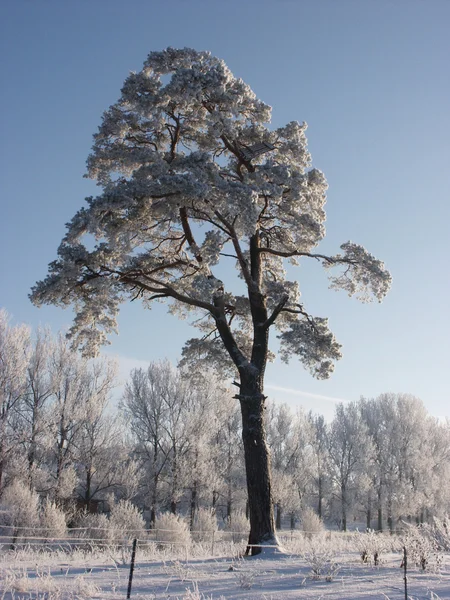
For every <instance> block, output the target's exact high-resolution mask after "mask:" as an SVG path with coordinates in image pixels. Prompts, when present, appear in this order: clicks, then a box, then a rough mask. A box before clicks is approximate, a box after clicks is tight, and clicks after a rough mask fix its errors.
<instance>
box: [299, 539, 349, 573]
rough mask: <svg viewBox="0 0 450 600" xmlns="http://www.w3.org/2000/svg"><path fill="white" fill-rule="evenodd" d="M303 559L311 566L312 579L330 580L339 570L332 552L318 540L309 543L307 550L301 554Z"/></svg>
mask: <svg viewBox="0 0 450 600" xmlns="http://www.w3.org/2000/svg"><path fill="white" fill-rule="evenodd" d="M303 560H304V561H305V562H306V563H307V564H308V565H309V567H310V568H311V572H310V577H311V578H312V579H325V581H332V580H333V579H334V577H335V576H336V575H337V574H338V573H339V571H340V570H341V567H340V565H338V563H337V562H336V561H335V554H334V552H333V551H332V550H330V549H328V548H326V547H325V546H324V545H323V544H322V543H319V542H315V543H311V546H310V550H309V552H305V553H304V554H303Z"/></svg>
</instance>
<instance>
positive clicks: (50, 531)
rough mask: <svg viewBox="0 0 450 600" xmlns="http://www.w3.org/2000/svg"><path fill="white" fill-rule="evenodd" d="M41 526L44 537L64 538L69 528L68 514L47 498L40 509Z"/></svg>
mask: <svg viewBox="0 0 450 600" xmlns="http://www.w3.org/2000/svg"><path fill="white" fill-rule="evenodd" d="M39 526H40V528H41V529H42V533H41V534H40V535H42V537H45V538H47V539H49V538H50V539H56V538H62V537H64V536H65V535H66V530H67V525H66V515H65V514H64V512H63V511H62V510H61V509H60V508H58V507H57V506H56V504H55V503H54V502H51V500H49V499H46V500H45V501H44V503H43V504H42V506H41V509H40V511H39Z"/></svg>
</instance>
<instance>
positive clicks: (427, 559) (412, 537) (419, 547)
mask: <svg viewBox="0 0 450 600" xmlns="http://www.w3.org/2000/svg"><path fill="white" fill-rule="evenodd" d="M403 545H404V546H405V548H406V552H407V555H408V561H410V562H411V563H414V564H415V565H416V566H417V567H420V568H421V569H422V571H428V570H432V571H438V570H439V569H440V567H441V565H442V560H443V558H442V555H441V554H440V553H439V548H438V545H437V543H436V540H435V539H434V537H433V533H432V531H431V529H430V527H428V526H427V525H419V526H418V527H411V526H410V527H409V528H408V531H407V534H406V536H404V538H403Z"/></svg>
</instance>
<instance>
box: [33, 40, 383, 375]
mask: <svg viewBox="0 0 450 600" xmlns="http://www.w3.org/2000/svg"><path fill="white" fill-rule="evenodd" d="M270 117H271V108H270V107H269V106H268V105H266V104H264V103H263V102H262V101H260V100H259V99H258V98H257V97H256V96H255V94H254V93H253V92H252V90H251V89H250V87H249V86H248V85H246V84H245V83H244V82H243V81H242V80H241V79H237V78H235V77H234V76H233V75H232V73H231V72H230V71H229V69H228V68H227V67H226V65H225V63H224V62H223V61H222V60H219V59H217V58H215V57H213V56H211V55H210V53H209V52H197V51H195V50H192V49H183V50H176V49H172V48H168V49H167V50H165V51H163V52H152V53H150V54H149V56H148V58H147V60H146V61H145V63H144V67H143V69H142V71H140V72H139V73H131V74H130V75H129V77H128V78H127V79H126V81H125V84H124V86H123V89H122V94H121V97H120V99H119V100H118V102H116V103H115V104H114V105H112V106H111V107H110V108H109V109H108V110H107V111H106V112H105V114H104V116H103V122H102V125H101V126H100V128H99V132H98V133H97V134H96V135H95V143H94V146H93V151H92V154H91V156H90V157H89V159H88V176H89V177H91V178H94V179H96V180H97V182H98V184H99V185H100V186H101V187H102V193H101V194H99V195H98V196H96V197H95V198H94V197H91V198H87V207H85V208H82V209H81V210H80V211H79V212H78V213H77V214H76V215H75V216H74V218H73V219H72V221H71V222H70V223H69V224H68V225H67V233H66V235H65V237H64V239H63V241H62V243H61V245H60V247H59V249H58V259H57V260H56V261H54V262H53V263H51V264H50V267H49V275H48V276H47V277H46V279H45V280H44V281H42V282H40V283H38V284H37V285H36V286H35V287H34V289H33V293H32V296H31V298H32V300H33V302H34V303H35V304H37V305H40V304H42V303H52V304H57V305H61V306H67V305H70V304H73V305H74V306H75V309H76V318H75V321H74V325H73V327H72V329H71V335H72V336H73V337H74V340H75V343H76V344H77V345H79V346H81V347H82V349H83V350H84V352H85V353H86V354H89V355H92V354H95V353H96V351H97V349H98V347H99V345H100V344H104V343H105V342H107V335H108V334H109V333H110V332H112V331H115V329H116V316H117V313H118V309H119V306H120V304H121V303H122V302H124V301H126V300H130V299H134V298H140V299H142V302H143V304H144V306H145V307H150V306H151V304H152V302H154V301H156V300H158V301H161V300H169V304H170V309H169V310H170V311H172V312H174V313H178V314H180V313H181V314H183V316H184V315H185V313H188V312H191V311H195V312H199V313H201V314H200V315H199V316H201V317H203V318H200V319H197V320H196V321H194V325H196V326H197V327H198V328H199V329H200V331H201V335H200V338H198V339H193V340H190V341H189V342H188V343H187V346H186V347H187V348H188V349H189V350H190V351H193V350H196V351H197V352H200V353H201V354H202V355H208V356H209V358H210V360H213V359H214V358H215V359H217V362H222V363H223V361H224V360H225V361H229V359H230V357H231V360H232V361H233V362H234V364H235V366H237V367H238V368H239V365H245V364H249V363H250V362H252V350H253V349H254V348H253V343H252V342H253V341H254V339H253V333H254V326H255V323H257V324H258V326H259V327H261V328H262V329H263V330H268V328H269V327H270V326H271V325H275V326H276V327H277V328H278V330H279V337H280V340H281V356H282V358H283V359H285V360H288V359H289V357H290V356H291V355H295V356H297V357H298V358H299V359H300V360H301V361H302V362H303V363H304V365H305V366H306V367H307V368H308V369H309V370H310V371H311V372H312V374H313V375H314V376H316V377H318V378H326V377H328V376H329V374H330V373H331V371H332V370H333V363H334V361H335V360H336V359H339V358H340V356H341V352H340V345H339V344H338V342H337V341H336V339H335V337H334V336H333V334H332V333H331V331H330V330H329V328H328V321H327V319H326V318H319V317H314V316H312V315H311V314H310V313H309V311H308V310H307V309H306V308H305V307H304V305H303V304H302V303H301V300H300V289H299V286H298V283H297V282H296V281H290V280H288V279H287V276H286V270H285V265H284V263H285V261H286V260H288V261H289V262H290V263H292V264H294V265H295V264H298V261H299V260H300V259H302V258H305V259H311V258H312V259H316V260H317V261H319V262H321V263H322V265H323V266H324V267H325V268H327V269H329V268H331V267H337V268H338V272H337V273H333V274H330V280H331V287H333V288H340V289H343V290H345V291H346V292H347V293H348V294H349V295H357V296H358V297H359V298H360V299H362V300H364V301H367V300H370V299H371V298H376V299H377V300H381V299H382V298H383V297H384V295H385V294H386V293H387V291H388V289H389V287H390V283H391V277H390V275H389V273H388V271H387V270H386V269H385V267H384V265H383V263H382V262H381V261H379V260H377V259H376V258H374V257H373V256H372V255H371V254H369V253H368V252H367V251H366V250H365V249H364V248H363V247H362V246H359V245H357V244H354V243H352V242H346V243H345V244H342V246H341V252H340V253H338V254H336V255H334V256H325V255H322V254H318V253H315V248H316V247H317V245H318V244H319V242H320V241H321V240H322V239H323V237H324V235H325V227H324V222H325V211H324V205H325V199H326V198H325V193H326V190H327V183H326V180H325V177H324V175H323V174H322V173H321V172H320V171H319V170H317V169H315V168H311V157H310V154H309V152H308V150H307V142H306V137H305V130H306V124H305V123H303V124H300V123H297V122H291V123H288V124H287V125H286V126H285V127H279V128H277V129H273V130H271V129H270V128H269V126H268V123H269V122H270ZM92 236H93V237H94V238H95V244H92ZM230 260H231V261H233V262H235V264H236V268H237V270H238V274H239V277H241V278H242V280H243V281H244V283H245V285H246V288H247V290H246V293H245V294H242V295H240V294H239V293H236V292H235V289H236V287H237V286H236V285H235V284H233V283H232V284H231V285H230V284H229V283H228V282H224V281H222V280H221V279H220V277H219V276H218V275H215V270H216V269H217V268H218V267H219V263H220V262H222V261H230ZM222 271H223V269H222ZM222 271H221V272H222ZM252 296H253V298H254V297H255V296H259V297H260V298H262V299H263V303H264V304H265V309H266V310H265V313H266V314H264V311H263V313H260V314H256V313H257V310H256V305H255V302H253V301H252ZM261 319H262V321H261ZM222 342H223V343H222Z"/></svg>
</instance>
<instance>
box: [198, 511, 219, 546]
mask: <svg viewBox="0 0 450 600" xmlns="http://www.w3.org/2000/svg"><path fill="white" fill-rule="evenodd" d="M216 531H217V518H216V514H215V512H214V511H212V510H208V509H207V508H199V509H198V511H197V513H196V515H195V519H194V524H193V527H192V537H193V539H194V541H196V542H207V541H210V540H211V539H212V536H213V535H214V534H215V533H216Z"/></svg>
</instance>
